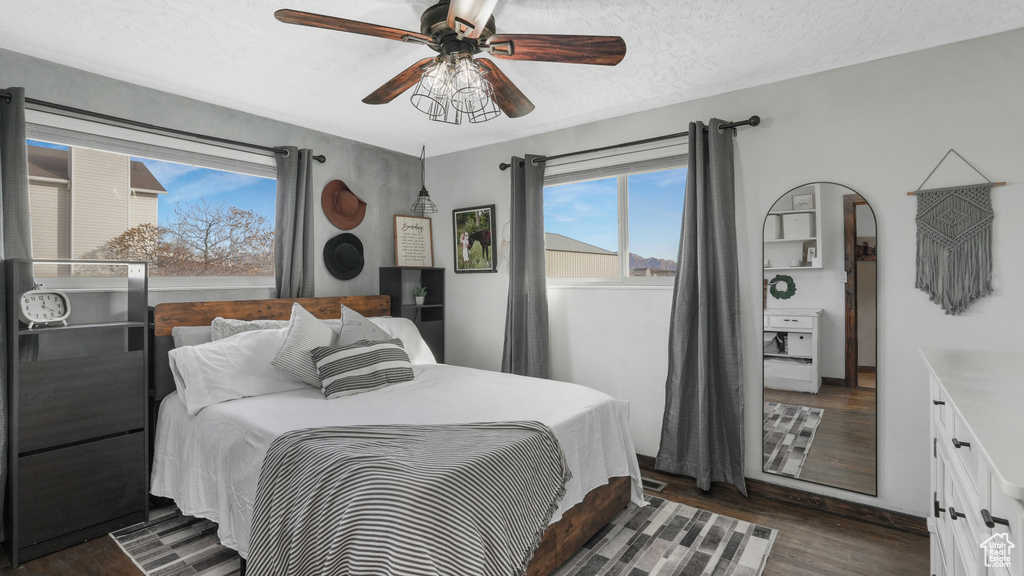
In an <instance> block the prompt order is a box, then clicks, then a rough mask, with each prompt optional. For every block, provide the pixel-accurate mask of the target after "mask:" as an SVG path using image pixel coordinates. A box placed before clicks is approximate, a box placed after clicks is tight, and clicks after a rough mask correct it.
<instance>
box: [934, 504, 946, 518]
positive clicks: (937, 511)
mask: <svg viewBox="0 0 1024 576" xmlns="http://www.w3.org/2000/svg"><path fill="white" fill-rule="evenodd" d="M945 511H946V509H945V508H939V501H938V500H935V517H936V518H938V517H939V513H941V512H945Z"/></svg>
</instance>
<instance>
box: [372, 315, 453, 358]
mask: <svg viewBox="0 0 1024 576" xmlns="http://www.w3.org/2000/svg"><path fill="white" fill-rule="evenodd" d="M367 320H369V321H370V322H373V323H374V324H376V325H377V327H379V328H380V329H381V330H383V331H385V332H387V333H388V337H390V338H398V339H399V340H401V341H402V345H403V346H405V351H406V353H407V354H409V360H410V361H411V362H412V363H413V364H437V360H436V359H435V358H434V353H433V352H431V351H430V346H427V342H426V341H425V340H423V336H422V335H421V334H420V331H419V330H418V329H417V328H416V324H414V323H413V321H412V320H409V319H408V318H393V317H391V316H373V317H371V318H367Z"/></svg>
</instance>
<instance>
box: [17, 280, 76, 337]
mask: <svg viewBox="0 0 1024 576" xmlns="http://www.w3.org/2000/svg"><path fill="white" fill-rule="evenodd" d="M19 302H20V303H21V306H19V308H18V318H19V319H20V320H21V321H22V322H25V323H27V324H28V328H29V330H31V329H32V328H34V327H36V326H37V325H40V324H50V323H53V322H60V323H61V324H63V325H65V326H67V325H68V321H67V318H68V315H69V314H71V300H69V299H68V295H67V294H65V293H63V292H61V291H60V290H47V289H44V288H43V286H42V284H36V287H35V288H34V289H32V290H29V291H28V292H24V293H22V295H21V298H19Z"/></svg>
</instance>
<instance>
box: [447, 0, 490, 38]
mask: <svg viewBox="0 0 1024 576" xmlns="http://www.w3.org/2000/svg"><path fill="white" fill-rule="evenodd" d="M497 3H498V0H451V3H450V4H448V26H450V27H451V29H452V30H455V32H456V33H457V34H461V35H463V36H465V37H466V38H479V37H480V34H482V33H483V31H484V27H485V26H487V20H489V19H490V17H491V13H492V12H494V5H495V4H497Z"/></svg>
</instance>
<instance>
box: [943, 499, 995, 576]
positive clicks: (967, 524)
mask: <svg viewBox="0 0 1024 576" xmlns="http://www.w3.org/2000/svg"><path fill="white" fill-rule="evenodd" d="M948 490H949V493H948V496H949V498H948V500H947V502H948V503H949V508H947V509H946V514H947V515H948V517H949V523H950V528H951V529H952V534H953V546H956V547H958V548H959V552H960V554H959V555H960V556H961V560H962V562H963V564H964V567H965V568H966V571H965V572H961V571H957V572H956V574H979V575H982V574H985V565H984V563H983V556H982V553H981V547H980V546H981V542H982V540H984V538H983V537H982V535H983V534H984V533H985V531H984V530H983V528H982V524H981V512H980V510H979V509H978V508H975V507H974V504H973V503H972V502H971V501H970V500H969V499H968V498H966V497H965V495H964V494H963V492H962V491H961V490H960V485H959V483H957V482H956V481H953V482H950V483H949V484H948ZM954 510H955V511H956V513H957V514H958V515H959V514H963V515H964V516H963V517H961V518H958V519H956V520H954V519H953V511H954ZM985 537H986V538H987V536H985Z"/></svg>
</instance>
